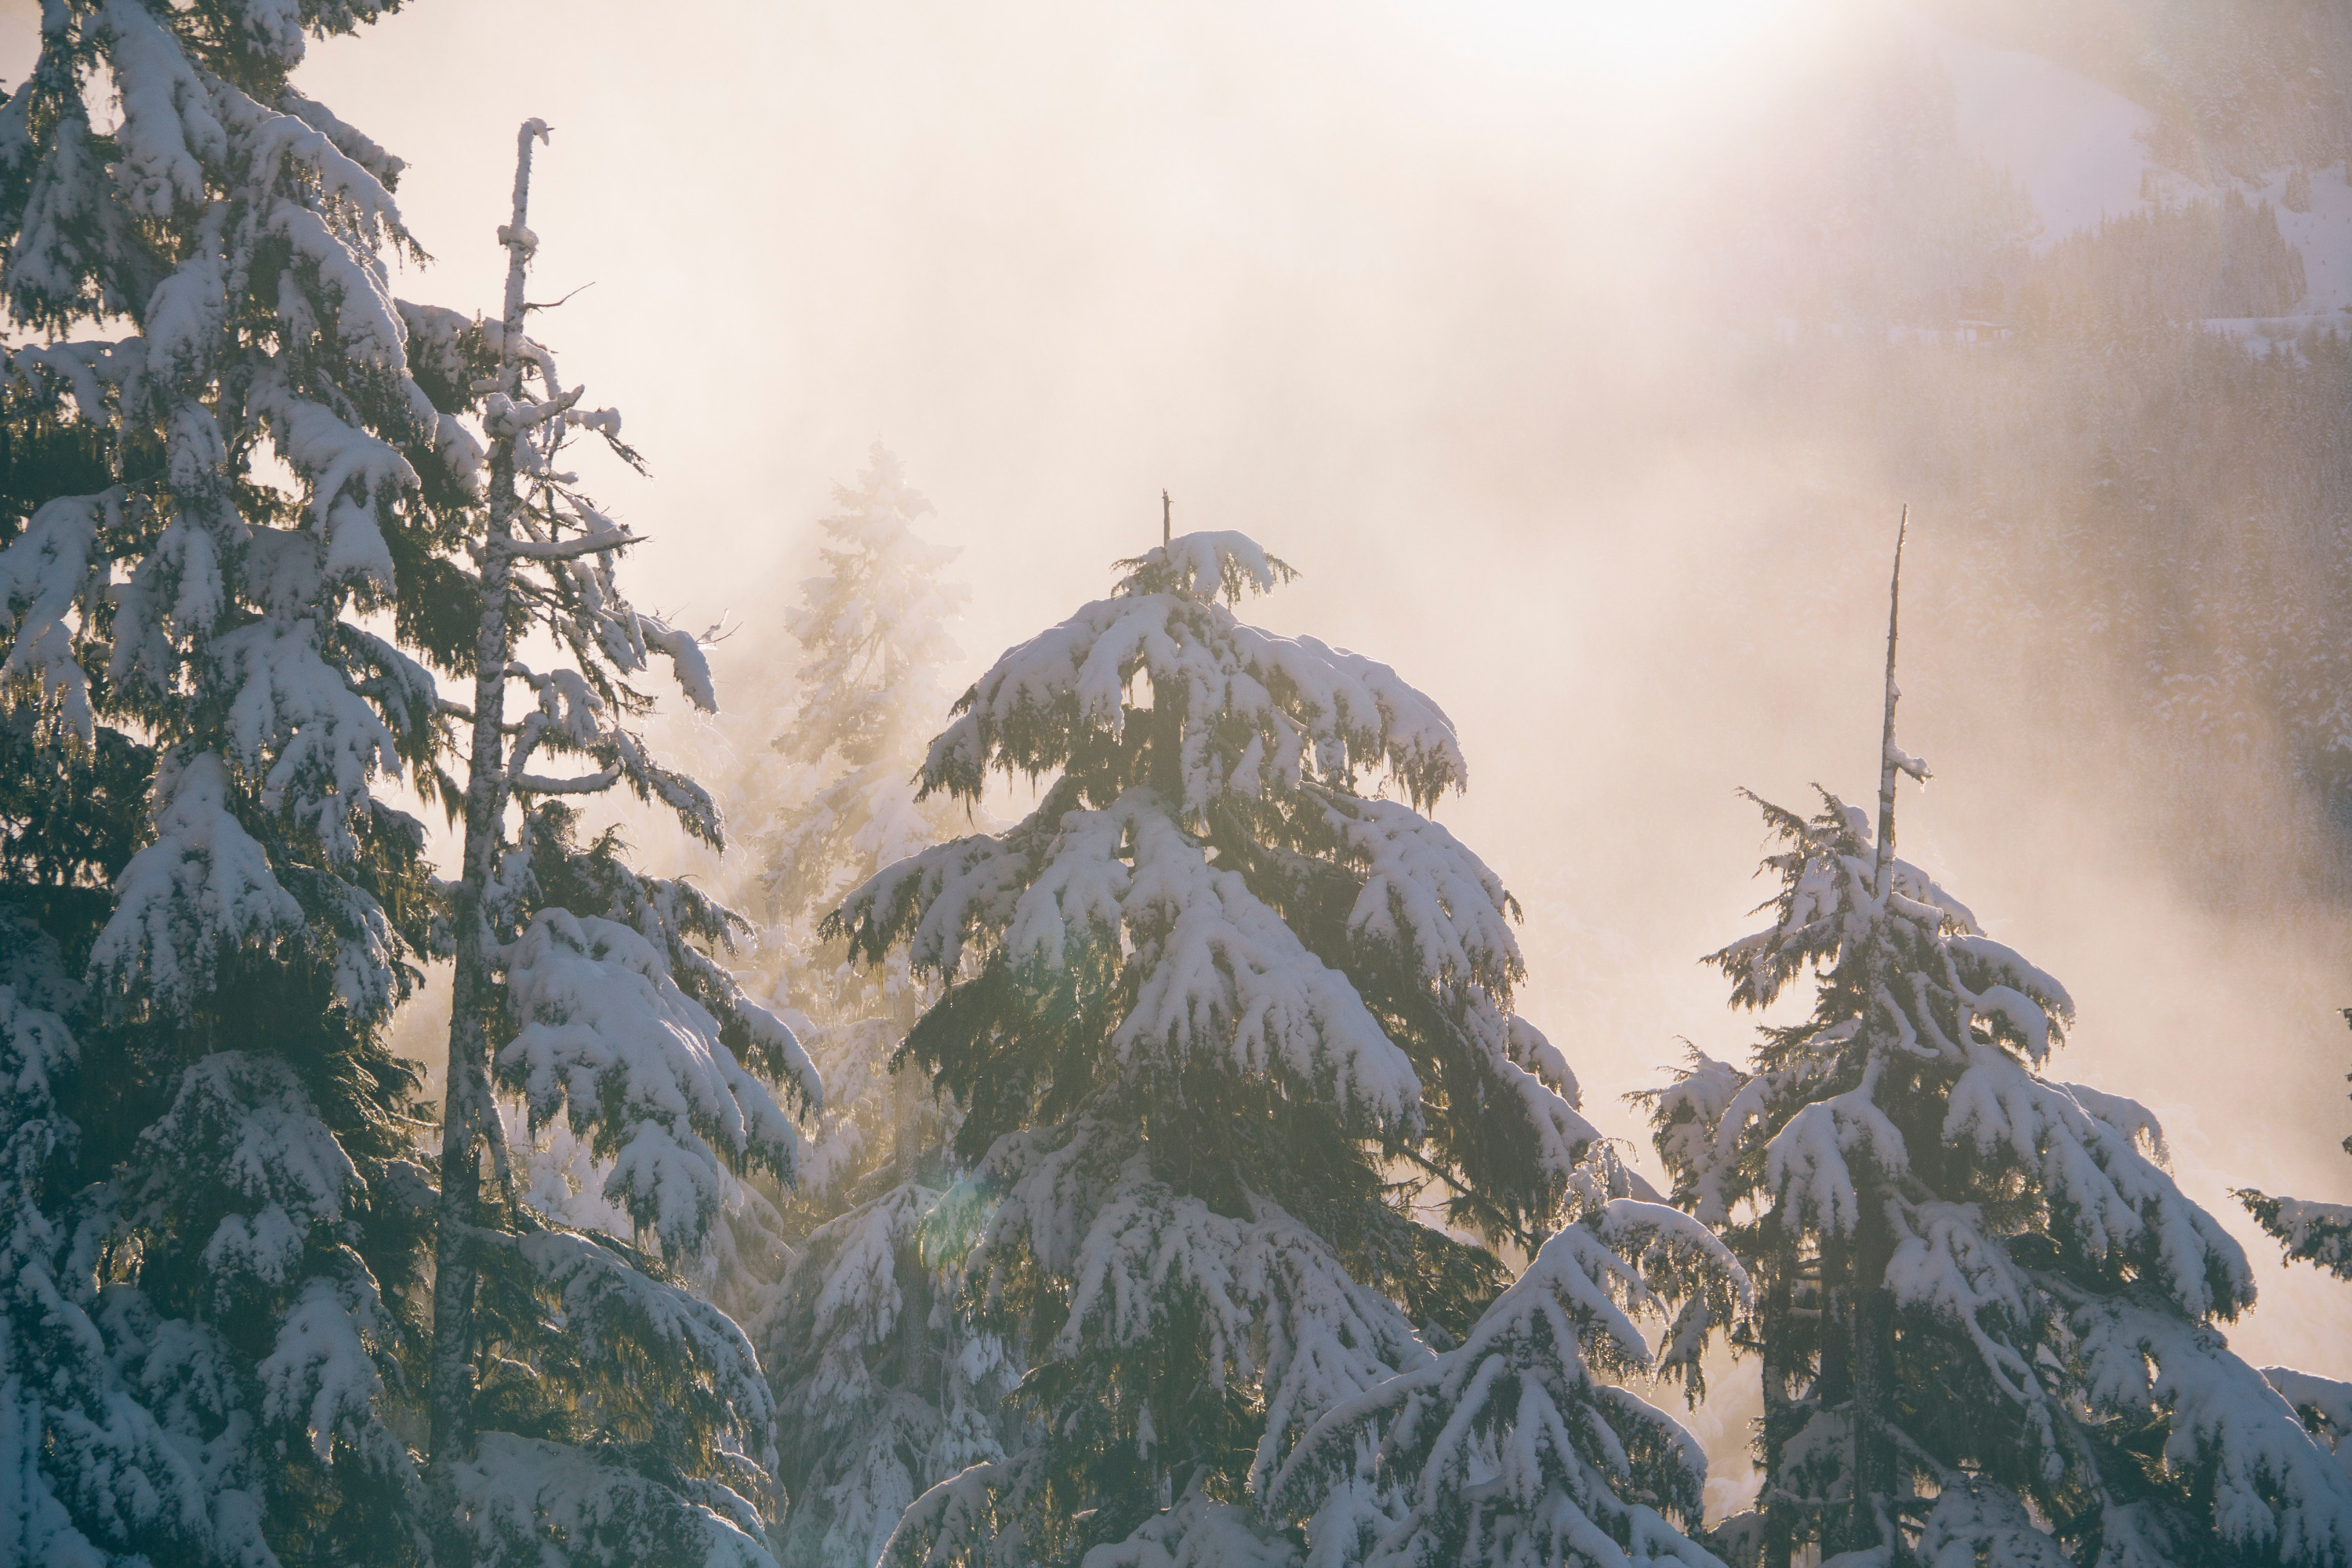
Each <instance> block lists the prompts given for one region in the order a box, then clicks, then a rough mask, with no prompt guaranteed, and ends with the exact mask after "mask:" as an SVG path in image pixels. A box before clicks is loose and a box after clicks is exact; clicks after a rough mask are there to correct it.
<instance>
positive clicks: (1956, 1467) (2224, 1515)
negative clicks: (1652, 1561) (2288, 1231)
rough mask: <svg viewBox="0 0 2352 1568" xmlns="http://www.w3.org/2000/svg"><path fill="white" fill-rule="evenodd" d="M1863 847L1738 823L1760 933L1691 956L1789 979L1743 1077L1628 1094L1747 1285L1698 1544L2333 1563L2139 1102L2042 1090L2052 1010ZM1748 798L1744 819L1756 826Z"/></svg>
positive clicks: (1903, 761) (1814, 824) (2206, 1230)
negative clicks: (1765, 838) (1735, 1452)
mask: <svg viewBox="0 0 2352 1568" xmlns="http://www.w3.org/2000/svg"><path fill="white" fill-rule="evenodd" d="M1888 647H1889V652H1888V670H1887V674H1888V684H1887V704H1886V731H1885V763H1884V767H1883V774H1882V787H1881V793H1880V812H1879V823H1878V829H1877V832H1876V834H1875V836H1874V835H1873V832H1872V829H1871V824H1870V820H1869V818H1868V816H1866V815H1865V814H1864V812H1862V811H1860V810H1858V809H1854V808H1852V807H1848V806H1846V805H1843V803H1842V802H1840V801H1839V800H1837V799H1836V798H1835V797H1834V796H1832V795H1828V794H1827V793H1826V792H1824V795H1823V805H1822V811H1821V812H1820V813H1819V814H1818V815H1816V816H1812V817H1811V818H1807V817H1802V816H1798V815H1797V814H1795V813H1793V812H1790V811H1786V810H1783V809H1781V808H1780V807H1778V806H1774V805H1764V807H1763V809H1764V815H1765V819H1766V821H1767V822H1768V823H1769V825H1770V826H1771V828H1772V830H1773V832H1774V834H1775V835H1776V837H1778V839H1779V841H1780V845H1781V846H1782V848H1781V851H1780V853H1778V854H1775V855H1773V856H1771V857H1770V858H1768V859H1767V860H1766V861H1765V871H1766V873H1767V874H1768V875H1769V876H1770V877H1772V878H1773V879H1775V880H1776V881H1777V883H1778V891H1777V894H1776V897H1775V898H1774V900H1772V902H1771V903H1770V904H1769V906H1767V907H1768V908H1769V910H1771V913H1772V923H1771V924H1770V925H1769V927H1767V928H1766V929H1764V930H1763V931H1758V932H1756V933H1755V934H1753V935H1751V936H1748V937H1747V938H1744V939H1743V940H1741V941H1739V942H1734V943H1733V944H1731V945H1730V946H1728V947H1727V948H1725V949H1723V950H1722V951H1721V952H1717V953H1715V954H1714V955H1712V956H1711V957H1710V958H1709V960H1708V962H1709V963H1713V964H1715V965H1716V966H1717V967H1718V968H1720V969H1722V970H1723V971H1724V973H1726V974H1727V976H1728V977H1729V978H1730V980H1731V982H1732V1000H1733V1002H1734V1004H1735V1005H1738V1006H1743V1007H1750V1008H1762V1007H1765V1006H1769V1005H1771V1003H1772V1002H1774V1001H1775V1000H1776V999H1777V998H1779V997H1780V995H1781V994H1782V993H1783V992H1784V991H1785V990H1786V989H1787V988H1788V987H1789V986H1790V985H1791V984H1797V983H1799V982H1801V981H1802V980H1803V979H1805V978H1806V977H1808V976H1811V977H1812V978H1813V979H1814V980H1815V982H1816V984H1817V985H1818V993H1817V995H1816V997H1815V1001H1814V1006H1813V1010H1812V1014H1811V1016H1810V1017H1809V1018H1807V1019H1806V1020H1804V1021H1803V1022H1801V1023H1797V1024H1792V1025H1790V1026H1785V1027H1775V1028H1767V1029H1765V1030H1764V1031H1763V1033H1762V1039H1761V1041H1760V1043H1759V1046H1758V1047H1757V1050H1756V1053H1755V1058H1754V1060H1753V1062H1752V1063H1751V1064H1750V1066H1749V1067H1748V1068H1737V1067H1734V1066H1732V1065H1730V1064H1728V1063H1725V1062H1720V1061H1716V1060H1713V1059H1711V1058H1706V1057H1705V1056H1703V1055H1695V1056H1694V1058H1693V1061H1692V1064H1691V1066H1690V1067H1689V1068H1687V1069H1686V1070H1685V1071H1684V1072H1683V1073H1682V1074H1681V1075H1680V1080H1679V1081H1678V1082H1676V1083H1675V1084H1674V1085H1673V1086H1671V1087H1669V1088H1667V1089H1664V1090H1661V1091H1659V1092H1657V1093H1656V1094H1654V1096H1653V1097H1651V1098H1652V1108H1653V1112H1654V1125H1655V1128H1656V1142H1657V1147H1658V1151H1659V1152H1660V1154H1661V1155H1662V1156H1663V1157H1664V1160H1665V1163H1666V1165H1667V1168H1668V1169H1669V1171H1671V1172H1672V1173H1673V1174H1674V1176H1675V1198H1676V1201H1677V1202H1678V1203H1681V1204H1682V1205H1685V1207H1687V1208H1688V1209H1689V1210H1690V1212H1692V1213H1693V1214H1695V1215H1696V1216H1697V1217H1698V1218H1699V1219H1701V1220H1703V1221H1705V1222H1706V1223H1707V1224H1708V1225H1710V1226H1716V1227H1717V1228H1718V1229H1719V1230H1720V1232H1721V1234H1722V1235H1723V1236H1724V1237H1726V1239H1727V1240H1728V1241H1729V1243H1730V1245H1731V1246H1732V1248H1733V1249H1734V1251H1736V1252H1737V1253H1738V1255H1739V1256H1740V1258H1742V1260H1743V1261H1745V1262H1746V1264H1747V1265H1748V1268H1749V1270H1750V1272H1751V1273H1752V1275H1753V1276H1754V1278H1755V1280H1756V1284H1757V1289H1758V1293H1759V1310H1758V1313H1757V1316H1756V1319H1755V1321H1754V1323H1753V1325H1752V1327H1751V1328H1748V1329H1746V1330H1743V1331H1742V1333H1741V1335H1740V1337H1739V1339H1738V1341H1737V1342H1736V1343H1737V1344H1738V1347H1739V1348H1741V1349H1743V1350H1745V1351H1748V1352H1754V1353H1756V1354H1757V1355H1758V1356H1759V1359H1760V1361H1761V1363H1762V1373H1763V1380H1764V1406H1765V1407H1764V1420H1763V1423H1762V1426H1761V1431H1760V1435H1759V1461H1760V1464H1761V1468H1763V1471H1764V1489H1763V1494H1762V1496H1761V1498H1760V1499H1759V1506H1758V1509H1757V1510H1756V1511H1755V1512H1753V1513H1751V1514H1748V1515H1745V1516H1742V1517H1740V1518H1738V1519H1736V1520H1734V1521H1730V1522H1729V1523H1728V1524H1727V1525H1726V1526H1724V1527H1723V1528H1722V1529H1721V1530H1720V1531H1718V1532H1717V1536H1716V1543H1717V1545H1718V1546H1719V1547H1721V1548H1722V1549H1723V1550H1724V1551H1725V1553H1726V1555H1727V1556H1729V1557H1731V1558H1733V1559H1734V1560H1735V1562H1737V1563H1741V1564H1748V1563H1764V1564H1766V1565H1768V1568H1786V1565H1787V1564H1788V1563H1790V1561H1791V1555H1792V1552H1796V1551H1799V1550H1801V1549H1802V1548H1803V1547H1804V1546H1805V1545H1806V1544H1807V1543H1809V1542H1810V1543H1816V1544H1818V1546H1819V1548H1820V1550H1821V1551H1822V1553H1823V1554H1824V1556H1825V1557H1834V1556H1837V1554H1839V1553H1842V1552H1843V1553H1850V1554H1853V1555H1851V1556H1850V1557H1839V1558H1838V1560H1839V1561H1841V1562H1848V1561H1850V1562H1853V1563H1909V1562H1921V1563H1938V1564H1940V1563H1946V1562H1964V1563H1976V1562H1979V1561H1985V1562H1991V1563H2049V1564H2053V1565H2054V1564H2059V1563H2075V1564H2081V1565H2084V1568H2089V1565H2091V1564H2094V1563H2095V1564H2099V1565H2101V1568H2126V1565H2139V1564H2150V1565H2153V1564H2158V1563H2239V1562H2249V1563H2251V1562H2262V1563H2309V1564H2325V1563H2345V1562H2347V1561H2352V1487H2347V1480H2346V1476H2345V1472H2344V1471H2343V1470H2342V1469H2341V1468H2339V1467H2338V1466H2337V1465H2336V1463H2335V1462H2334V1460H2333V1457H2332V1456H2331V1455H2329V1454H2328V1453H2327V1452H2326V1451H2325V1450H2324V1449H2323V1448H2321V1447H2318V1446H2316V1445H2315V1443H2314V1442H2313V1440H2312V1438H2311V1436H2309V1435H2308V1434H2307V1433H2306V1432H2305V1428H2304V1426H2303V1424H2302V1423H2301V1422H2300V1421H2298V1419H2297V1418H2296V1415H2295V1412H2294V1410H2293V1409H2292V1408H2290V1406H2289V1405H2288V1404H2287V1402H2286V1401H2285V1400H2284V1399H2283V1398H2281V1397H2280V1396H2279V1394H2276V1393H2275V1392H2273V1389H2272V1388H2271V1387H2270V1386H2269V1384H2266V1383H2265V1382H2264V1380H2263V1376H2262V1374H2261V1373H2257V1372H2256V1371H2255V1370H2254V1369H2253V1368H2252V1367H2250V1366H2248V1365H2247V1364H2246V1363H2244V1362H2242V1360H2240V1359H2239V1358H2238V1357H2237V1356H2235V1355H2233V1354H2232V1353H2231V1352H2230V1349H2229V1347H2228V1344H2227V1342H2226V1341H2225V1340H2224V1339H2223V1337H2222V1334H2221V1331H2220V1330H2219V1328H2218V1327H2217V1326H2216V1325H2217V1324H2218V1323H2220V1322H2221V1321H2227V1320H2229V1319H2231V1318H2233V1317H2235V1316H2236V1315H2237V1314H2238V1313H2239V1312H2241V1311H2242V1310H2244V1309H2245V1308H2246V1307H2247V1306H2248V1305H2249V1304H2250V1303H2251V1302H2252V1300H2253V1281H2252V1274H2251V1272H2250V1271H2249V1269H2248V1267H2247V1262H2246V1258H2245V1256H2244V1253H2243V1252H2242V1250H2241V1249H2240V1247H2238V1245H2237V1243H2236V1242H2235V1241H2233V1240H2231V1237H2229V1235H2228V1234H2227V1233H2226V1232H2224V1231H2223V1230H2222V1228H2221V1226H2220V1225H2219V1224H2218V1223H2217V1222H2216V1221H2215V1220H2214V1219H2213V1217H2212V1216H2211V1215H2208V1214H2207V1213H2205V1212H2204V1211H2203V1210H2202V1209H2201V1208H2200V1207H2199V1206H2198V1205H2196V1204H2194V1203H2192V1202H2191V1201H2190V1200H2189V1198H2187V1197H2186V1196H2184V1195H2183V1194H2182V1193H2181V1192H2180V1190H2179V1187H2177V1186H2176V1185H2175V1184H2173V1182H2172V1179H2171V1178H2170V1177H2169V1176H2168V1174H2166V1173H2165V1171H2164V1169H2163V1165H2162V1161H2163V1157H2164V1150H2163V1142H2162V1133H2161V1131H2160V1130H2159V1129H2158V1126H2157V1123H2156V1121H2155V1119H2154V1118H2153V1117H2151V1116H2150V1115H2149V1114H2148V1112H2147V1110H2144V1109H2143V1108H2142V1107H2140V1106H2138V1105H2137V1104H2135V1103H2134V1102H2132V1101H2131V1100H2126V1099H2123V1098H2121V1097H2119V1096H2116V1095H2112V1094H2107V1093H2103V1092H2101V1091H2099V1090H2097V1089H2090V1088H2087V1087H2084V1086H2083V1085H2079V1084H2066V1083H2060V1082H2057V1081H2054V1080H2053V1079H2050V1078H2048V1077H2046V1076H2045V1068H2046V1067H2047V1065H2048V1062H2049V1059H2050V1056H2051V1053H2052V1052H2053V1050H2054V1049H2055V1048H2056V1047H2058V1046H2059V1045H2060V1044H2061V1043H2062V1042H2063V1032H2064V1029H2065V1027H2066V1026H2067V1025H2068V1024H2069V1023H2071V1021H2072V1019H2073V1014H2074V1007H2073V1003H2072V1001H2071V1000H2070V999H2069V997H2068V996H2067V994H2066V992H2065V989H2064V987H2063V986H2062V985H2060V984H2059V983H2058V982H2057V981H2056V980H2055V979H2053V978H2052V977H2051V976H2050V975H2049V974H2048V973H2044V972H2043V971H2042V970H2041V969H2040V968H2038V967H2036V966H2035V965H2034V964H2033V963H2031V962H2029V961H2028V960H2027V959H2026V958H2024V957H2023V956H2022V955H2021V954H2020V953H2018V952H2015V951H2014V950H2013V949H2011V948H2010V947H2008V946H2006V945H2004V944H2002V943H2001V942H1997V941H1994V940H1993V939H1992V938H1990V937H1989V936H1987V935H1985V934H1984V933H1983V931H1980V930H1979V927H1978V925H1977V922H1976V920H1975V918H1974V917H1973V915H1972V914H1971V913H1970V912H1969V910H1968V908H1967V907H1966V906H1965V905H1963V904H1962V903H1960V902H1959V901H1958V900H1956V899H1954V898H1953V897H1952V896H1951V895H1949V894H1948V893H1947V892H1946V891H1945V890H1944V889H1942V888H1940V887H1938V886H1937V884H1936V883H1935V882H1934V881H1933V880H1931V879H1929V878H1928V877H1927V875H1926V874H1925V873H1923V872H1921V871H1920V870H1919V869H1918V868H1916V867H1914V866H1912V865H1910V864H1908V863H1907V862H1905V861H1903V860H1900V859H1897V858H1895V855H1894V853H1893V849H1894V843H1893V838H1894V798H1895V792H1894V785H1895V774H1896V773H1912V774H1913V775H1914V776H1924V774H1925V772H1926V770H1925V767H1924V766H1923V765H1922V764H1921V763H1919V762H1918V761H1917V759H1916V758H1913V757H1910V756H1908V755H1906V754H1905V753H1904V752H1901V751H1900V750H1899V748H1897V747H1896V746H1895V743H1894V708H1895V687H1894V679H1893V678H1894V656H1893V647H1894V643H1893V637H1892V633H1891V630H1890V636H1889V643H1888ZM1759 804H1760V803H1759Z"/></svg>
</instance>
